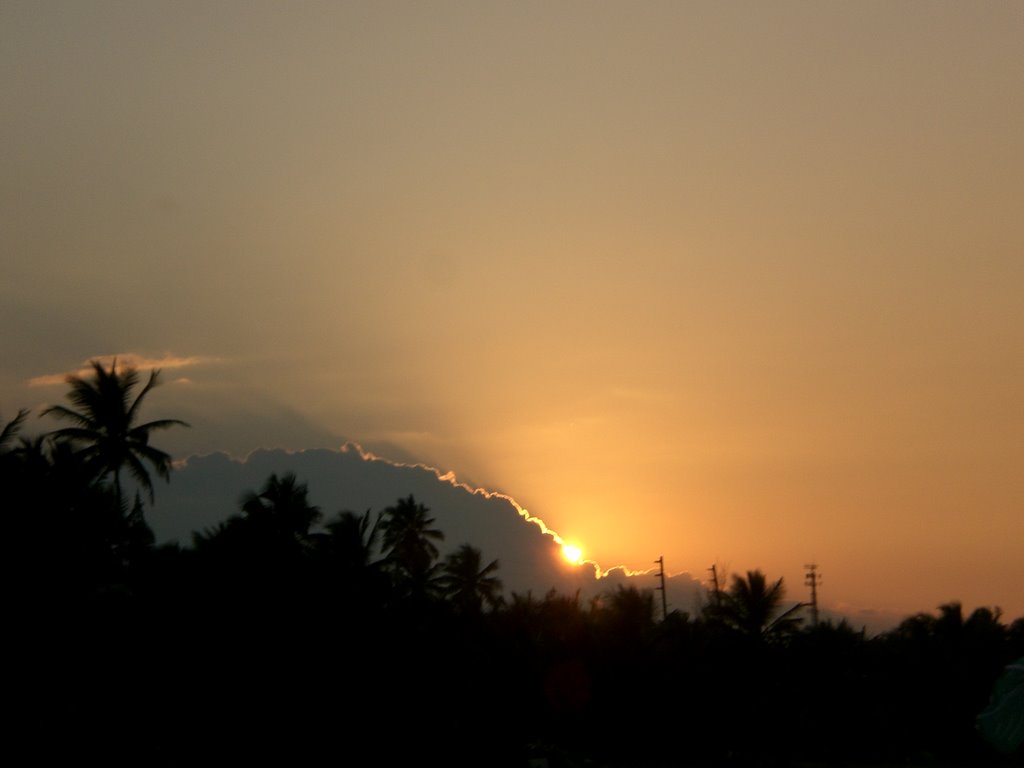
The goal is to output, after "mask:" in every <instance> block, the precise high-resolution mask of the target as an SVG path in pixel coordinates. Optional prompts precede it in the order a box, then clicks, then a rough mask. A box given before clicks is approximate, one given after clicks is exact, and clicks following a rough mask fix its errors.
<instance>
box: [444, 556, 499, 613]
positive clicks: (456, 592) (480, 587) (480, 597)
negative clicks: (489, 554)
mask: <svg viewBox="0 0 1024 768" xmlns="http://www.w3.org/2000/svg"><path fill="white" fill-rule="evenodd" d="M497 570H498V561H497V560H492V561H491V562H490V563H488V564H487V565H482V564H481V558H480V550H479V549H477V548H476V547H473V546H471V545H469V544H463V545H462V546H461V547H459V548H458V550H456V551H455V552H453V553H452V554H450V555H448V557H447V558H446V559H445V563H444V569H443V572H442V575H441V579H440V583H441V587H442V589H444V592H445V594H446V595H447V596H448V597H449V598H451V600H452V602H454V603H455V605H456V607H457V608H458V610H459V611H460V612H462V613H464V614H467V615H477V614H479V613H480V609H481V607H482V606H483V603H487V605H488V606H490V608H491V609H494V608H496V607H497V606H498V605H499V604H500V603H501V588H502V584H501V579H499V578H498V577H497V576H495V575H494V573H495V572H497Z"/></svg>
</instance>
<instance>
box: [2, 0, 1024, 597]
mask: <svg viewBox="0 0 1024 768" xmlns="http://www.w3.org/2000/svg"><path fill="white" fill-rule="evenodd" d="M1022 62H1024V6H1022V5H1021V4H1020V3H1012V2H1011V3H983V4H976V3H970V4H957V3H927V4H922V3H900V2H897V3H893V2H885V3H881V2H879V3H854V4H840V3H832V4H822V3H811V2H806V3H773V4H771V5H766V4H762V3H729V4H722V3H717V2H715V3H660V2H650V3H645V2H641V3H610V2H597V3H594V2H589V3H576V2H565V3H558V4H554V5H552V4H550V3H529V2H527V3H520V2H517V3H484V4H481V3H471V2H467V3H457V2H441V3H410V2H406V3H372V4H348V3H305V4H302V5H301V6H300V7H299V8H295V7H292V6H291V5H290V4H289V5H274V4H262V3H248V2H244V3H242V2H239V3H233V2H223V3H217V4H208V3H199V2H197V3H181V2H177V3H139V4H123V3H106V2H102V3H101V2H89V3H82V2H48V3H45V4H39V3H4V4H3V5H0V99H2V102H3V104H4V105H5V106H4V109H3V110H2V116H0V136H2V138H3V141H2V142H0V167H2V169H3V173H2V174H0V253H2V262H0V264H2V267H0V268H2V280H0V297H2V301H0V319H2V323H3V328H4V331H5V332H4V333H3V334H2V335H0V354H2V359H3V366H2V369H0V416H3V417H9V414H13V413H14V411H15V410H16V409H17V408H18V407H21V406H35V405H37V404H40V403H44V402H53V401H55V400H57V399H59V398H60V396H61V391H62V390H61V387H60V385H56V386H54V385H46V384H45V383H43V384H39V383H38V382H37V385H36V386H30V384H29V382H30V380H32V379H33V378H36V377H40V376H47V375H52V374H56V373H61V372H64V371H68V370H72V369H74V368H76V367H77V366H78V365H79V364H80V363H81V362H82V361H83V360H85V359H87V358H89V357H91V356H93V355H101V354H111V353H115V352H116V353H126V352H132V353H135V354H138V355H141V356H144V357H148V358H152V359H160V358H162V357H165V356H173V357H174V358H177V359H182V360H186V359H187V360H188V362H189V363H190V364H188V365H182V366H181V367H179V368H174V369H170V368H168V370H167V376H166V380H167V382H168V386H167V387H166V388H165V389H164V391H162V392H161V393H160V395H159V397H158V398H154V408H155V407H156V405H155V404H156V403H157V402H159V403H160V405H161V406H163V407H165V408H166V410H167V411H168V413H166V414H159V415H173V416H177V415H183V416H185V417H186V418H189V419H190V420H191V421H192V422H193V423H194V424H195V426H194V428H193V429H192V430H190V431H189V433H188V434H187V435H185V434H182V435H170V434H168V440H169V441H170V445H171V447H172V448H173V449H174V450H175V451H176V452H178V453H179V454H182V455H183V454H186V453H189V452H192V451H208V450H214V449H216V448H225V449H229V450H232V451H235V452H245V451H246V450H249V449H251V448H254V447H257V446H259V445H268V446H274V445H282V446H286V447H312V446H313V445H337V444H340V442H341V441H342V440H343V439H351V440H355V441H358V442H360V443H362V444H364V445H366V446H369V447H371V448H373V449H374V450H375V451H376V452H378V453H380V454H382V455H388V454H389V452H390V454H391V455H394V456H395V457H396V458H406V457H412V458H415V459H417V460H421V461H425V462H427V463H429V464H431V465H434V466H438V467H442V468H446V469H452V470H455V471H456V472H457V473H458V474H459V475H460V477H465V478H466V479H468V480H470V481H472V482H473V483H474V484H479V485H482V486H486V487H488V488H492V489H495V490H500V491H503V492H505V493H508V494H510V495H512V496H514V497H515V498H516V499H517V500H518V501H519V502H520V503H522V504H523V505H524V506H526V507H527V508H529V509H530V511H531V512H533V513H534V514H538V515H540V516H541V517H543V518H544V519H545V520H546V521H547V522H548V523H549V525H551V527H552V528H554V529H555V530H557V531H559V533H561V534H562V535H563V536H565V537H566V538H569V539H572V540H578V541H579V542H580V543H581V545H582V546H583V547H584V549H585V552H586V555H587V556H588V557H593V558H595V559H597V560H598V561H600V562H601V563H602V565H604V564H606V563H607V564H608V565H611V564H616V563H621V564H625V565H628V566H632V567H643V568H646V567H648V565H649V564H650V562H651V561H652V560H653V559H655V558H656V557H657V556H659V555H664V556H665V558H666V564H667V566H668V567H669V569H670V570H673V571H675V570H678V571H684V570H685V571H690V572H691V573H694V574H695V575H698V576H701V577H702V576H703V574H704V573H705V569H706V568H707V567H708V566H710V565H711V564H712V563H714V562H717V563H719V564H720V565H722V566H727V567H728V568H729V569H731V570H732V571H734V572H741V571H743V570H746V569H748V568H755V567H760V568H762V569H764V570H765V571H766V572H767V573H768V574H769V575H770V576H776V575H782V576H785V577H786V579H787V581H789V582H790V584H791V585H792V591H793V593H794V594H796V593H799V592H800V591H801V589H800V588H799V587H798V585H799V584H800V583H801V582H802V570H803V565H804V564H805V563H807V562H810V561H812V560H814V561H816V562H817V563H818V564H819V565H820V567H821V571H822V573H823V574H824V579H825V581H824V584H823V588H822V592H821V595H822V598H823V600H825V601H826V602H830V601H831V602H833V603H843V604H847V605H853V606H860V607H877V608H884V609H891V610H895V611H906V612H909V611H916V610H932V609H934V608H935V606H936V605H937V604H938V603H940V602H944V601H948V600H953V599H959V600H962V601H963V602H964V603H965V606H966V607H968V608H971V607H974V606H976V605H979V604H986V605H992V604H995V605H1001V606H1002V607H1003V608H1004V609H1005V610H1006V612H1007V614H1009V615H1011V616H1014V617H1015V616H1020V615H1024V590H1022V589H1021V585H1022V584H1024V557H1022V556H1021V554H1022V551H1024V503H1022V502H1024V479H1022V477H1024V475H1022V473H1021V471H1020V470H1021V466H1022V461H1021V460H1022V458H1024V386H1022V385H1024V355H1022V350H1024V343H1022V342H1024V309H1022V307H1024V302H1021V300H1020V299H1021V293H1022V288H1024V216H1021V214H1020V211H1021V210H1022V207H1024V139H1022V137H1024V100H1022V99H1021V98H1020V94H1021V93H1024V65H1022ZM179 378H180V379H187V382H186V381H181V382H178V383H175V380H177V379H179ZM175 441H177V442H175Z"/></svg>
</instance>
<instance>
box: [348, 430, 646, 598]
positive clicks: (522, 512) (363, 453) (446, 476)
mask: <svg viewBox="0 0 1024 768" xmlns="http://www.w3.org/2000/svg"><path fill="white" fill-rule="evenodd" d="M338 450H339V452H341V453H356V454H357V455H358V456H359V457H360V458H361V459H362V460H363V461H379V462H383V463H384V464H387V465H389V466H392V467H400V468H404V469H419V470H423V471H425V472H430V473H431V474H433V475H434V476H435V477H436V478H437V480H438V481H439V482H442V483H448V484H449V485H451V486H452V487H454V488H458V489H459V490H462V491H466V492H468V493H470V494H472V495H474V496H482V497H483V498H485V499H500V500H501V501H505V502H507V503H508V504H510V505H511V506H512V508H513V509H515V510H516V512H518V513H519V516H520V517H521V518H523V519H524V520H525V521H526V522H528V523H532V524H533V525H535V526H537V527H538V528H539V529H540V532H541V533H542V534H543V535H545V536H548V537H549V538H550V539H551V540H552V541H554V542H555V544H557V545H558V546H559V548H560V549H561V548H564V547H567V546H574V545H572V544H569V543H568V542H567V541H565V540H564V539H563V538H562V537H561V536H560V535H559V534H558V532H557V531H555V530H553V529H551V528H549V527H548V525H547V523H545V522H544V520H542V519H541V518H539V517H536V516H534V515H531V514H530V513H529V511H528V510H527V509H526V508H525V507H523V506H522V505H521V504H519V502H517V501H516V500H515V499H514V498H513V497H511V496H509V495H508V494H507V493H501V492H500V491H489V490H487V489H486V488H480V487H476V488H474V487H473V486H471V485H469V484H468V483H464V482H462V481H461V480H459V479H458V478H457V477H456V475H455V472H453V471H452V470H448V471H447V472H444V471H442V470H440V469H438V468H437V467H432V466H430V465H429V464H422V463H408V462H401V461H393V460H391V459H388V458H385V457H383V456H378V455H377V454H375V453H373V452H371V451H368V450H366V449H365V448H363V446H361V445H360V444H359V443H356V442H354V441H351V440H350V441H348V442H346V443H344V444H343V445H342V446H341V447H340V448H339V449H338ZM571 565H572V567H574V568H582V567H584V566H587V567H590V568H592V569H593V570H594V578H596V579H603V578H605V577H607V576H609V575H610V574H611V573H612V572H614V571H618V572H621V573H622V574H623V575H625V576H645V575H648V574H651V573H653V572H654V569H653V568H648V569H646V570H631V569H629V568H627V567H626V566H624V565H613V566H612V567H610V568H608V569H602V568H601V566H600V564H599V563H598V562H597V561H596V560H588V559H582V560H580V561H579V562H577V563H574V564H571Z"/></svg>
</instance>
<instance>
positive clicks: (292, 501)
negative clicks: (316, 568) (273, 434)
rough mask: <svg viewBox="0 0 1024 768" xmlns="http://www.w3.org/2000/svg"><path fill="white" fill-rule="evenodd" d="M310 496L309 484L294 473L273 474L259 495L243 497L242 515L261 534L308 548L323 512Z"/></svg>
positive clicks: (251, 492)
mask: <svg viewBox="0 0 1024 768" xmlns="http://www.w3.org/2000/svg"><path fill="white" fill-rule="evenodd" d="M308 495H309V489H308V488H307V487H306V484H305V483H300V482H299V481H298V479H297V478H296V477H295V475H294V473H292V472H286V473H285V474H283V475H282V476H281V477H278V476H277V474H272V475H271V476H270V477H269V478H267V480H266V482H264V484H263V487H262V488H261V489H260V491H259V493H256V492H255V491H249V492H248V493H246V494H244V495H243V496H242V500H241V507H242V512H243V513H244V514H245V517H246V518H247V519H248V520H249V522H250V523H252V524H253V525H254V526H256V527H257V528H258V529H260V530H261V531H264V532H266V533H267V534H269V535H271V536H273V537H274V538H277V539H278V540H280V541H281V542H284V541H289V542H293V543H295V544H296V545H298V546H299V547H300V548H305V547H307V546H308V545H309V543H310V542H309V529H310V527H311V526H312V525H313V524H314V523H316V522H317V521H318V520H319V519H320V509H319V508H318V507H315V506H313V505H311V504H310V503H309V498H308Z"/></svg>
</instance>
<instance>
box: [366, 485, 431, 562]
mask: <svg viewBox="0 0 1024 768" xmlns="http://www.w3.org/2000/svg"><path fill="white" fill-rule="evenodd" d="M429 512H430V510H429V509H428V508H427V507H425V506H424V505H422V504H419V503H417V501H416V499H414V498H413V497H412V496H411V495H410V496H408V497H406V498H404V499H399V500H398V502H397V503H396V504H395V505H394V506H392V507H388V508H387V509H385V510H384V513H383V515H382V516H381V522H380V528H381V543H382V545H383V548H384V554H385V556H386V557H387V559H388V560H389V561H390V562H391V563H392V564H393V565H396V566H397V567H398V568H399V569H401V570H405V571H408V572H410V573H413V572H423V571H426V570H427V569H429V568H430V566H431V565H432V564H433V562H434V561H435V560H436V559H437V557H438V554H439V553H438V550H437V545H436V544H434V542H435V541H442V540H443V539H444V534H443V533H442V532H441V531H440V530H438V529H437V528H432V527H431V526H432V525H433V524H434V518H432V517H428V514H429Z"/></svg>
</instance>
